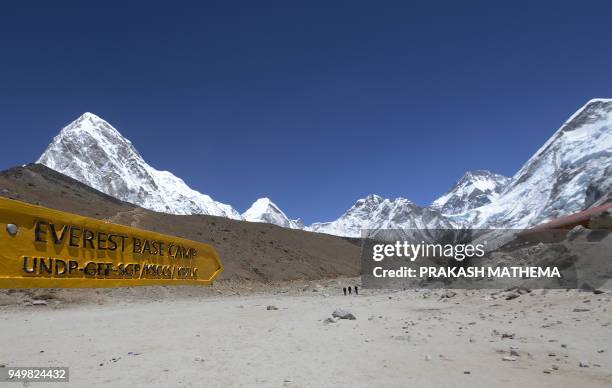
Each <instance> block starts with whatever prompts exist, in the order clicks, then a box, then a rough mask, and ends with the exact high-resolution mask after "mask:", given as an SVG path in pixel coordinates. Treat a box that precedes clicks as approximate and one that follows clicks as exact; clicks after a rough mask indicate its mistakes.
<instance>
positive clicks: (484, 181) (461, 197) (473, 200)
mask: <svg viewBox="0 0 612 388" xmlns="http://www.w3.org/2000/svg"><path fill="white" fill-rule="evenodd" d="M509 180H510V178H508V177H505V176H503V175H500V174H496V173H493V172H491V171H488V170H474V171H468V172H466V173H465V174H463V176H462V177H461V178H460V179H459V180H458V181H457V182H455V184H454V185H453V187H452V188H451V189H450V190H449V191H447V192H446V193H445V194H444V195H443V196H441V197H440V198H438V199H436V200H435V201H434V202H433V203H432V204H431V207H432V208H434V209H437V210H439V211H441V212H442V213H443V214H451V215H452V214H460V213H464V212H466V211H468V210H471V209H474V208H477V207H480V206H483V205H486V204H488V203H491V202H492V201H493V200H494V199H495V198H496V197H497V196H498V195H499V193H500V192H501V191H502V190H503V188H504V187H505V186H506V185H507V184H508V181H509Z"/></svg>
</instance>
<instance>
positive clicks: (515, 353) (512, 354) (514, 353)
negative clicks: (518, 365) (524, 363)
mask: <svg viewBox="0 0 612 388" xmlns="http://www.w3.org/2000/svg"><path fill="white" fill-rule="evenodd" d="M510 355H511V356H513V357H519V356H520V355H519V352H518V349H517V348H514V349H513V348H510Z"/></svg>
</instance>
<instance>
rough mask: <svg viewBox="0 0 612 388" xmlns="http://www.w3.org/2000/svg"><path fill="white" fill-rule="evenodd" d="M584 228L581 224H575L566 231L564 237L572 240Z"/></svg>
mask: <svg viewBox="0 0 612 388" xmlns="http://www.w3.org/2000/svg"><path fill="white" fill-rule="evenodd" d="M585 230H586V228H585V227H584V226H582V225H577V226H575V227H574V228H573V229H572V230H570V231H569V232H567V235H566V238H567V239H568V240H570V241H571V240H574V239H575V238H576V237H578V236H579V235H580V234H581V233H582V232H584V231H585Z"/></svg>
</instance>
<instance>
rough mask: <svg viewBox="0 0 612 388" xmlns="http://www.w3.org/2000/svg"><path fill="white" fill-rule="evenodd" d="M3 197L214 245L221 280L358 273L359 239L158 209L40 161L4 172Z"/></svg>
mask: <svg viewBox="0 0 612 388" xmlns="http://www.w3.org/2000/svg"><path fill="white" fill-rule="evenodd" d="M0 195H1V196H4V197H7V198H11V199H16V200H19V201H23V202H28V203H32V204H37V205H41V206H46V207H50V208H53V209H58V210H63V211H67V212H71V213H76V214H81V215H84V216H89V217H94V218H99V219H107V220H109V221H111V222H115V223H118V224H124V225H130V226H134V227H137V228H141V229H147V230H152V231H155V232H160V233H164V234H169V235H174V236H179V237H184V238H188V239H191V240H195V241H201V242H204V243H209V244H211V245H212V246H214V247H215V248H216V249H217V251H218V252H219V254H220V255H221V259H222V261H223V264H224V266H225V272H224V273H223V275H222V277H221V279H250V280H257V281H279V280H294V279H306V280H313V279H324V278H330V277H338V276H358V275H359V268H360V264H359V258H360V246H359V242H358V241H357V240H350V239H345V238H341V237H336V236H331V235H326V234H320V233H312V232H305V231H301V230H291V229H285V228H281V227H278V226H275V225H271V224H261V223H251V222H245V221H236V220H230V219H227V218H221V217H214V216H204V215H193V216H179V215H171V214H163V213H157V212H153V211H150V210H146V209H142V208H140V207H137V206H135V205H132V204H129V203H126V202H122V201H119V200H117V199H115V198H113V197H110V196H108V195H106V194H103V193H101V192H99V191H97V190H95V189H93V188H91V187H89V186H86V185H83V184H82V183H80V182H78V181H76V180H74V179H72V178H69V177H67V176H65V175H63V174H60V173H58V172H56V171H53V170H51V169H49V168H47V167H45V166H43V165H40V164H31V165H27V166H23V167H16V168H12V169H9V170H6V171H3V172H0Z"/></svg>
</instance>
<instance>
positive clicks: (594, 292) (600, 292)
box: [593, 290, 604, 295]
mask: <svg viewBox="0 0 612 388" xmlns="http://www.w3.org/2000/svg"><path fill="white" fill-rule="evenodd" d="M603 293H604V292H603V291H602V290H593V294H595V295H599V294H603Z"/></svg>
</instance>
